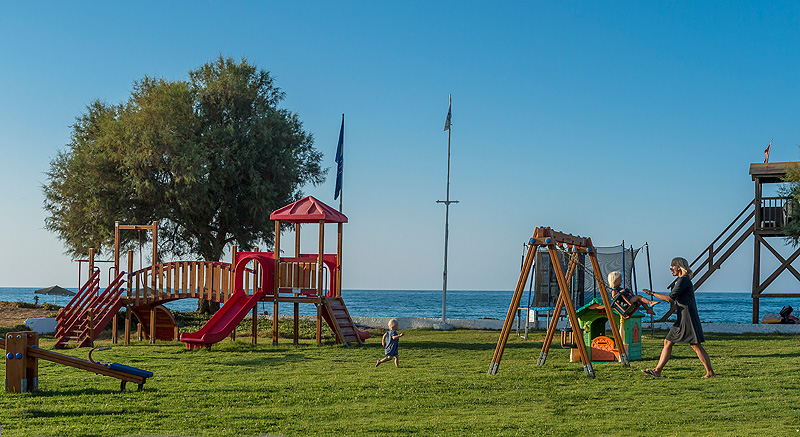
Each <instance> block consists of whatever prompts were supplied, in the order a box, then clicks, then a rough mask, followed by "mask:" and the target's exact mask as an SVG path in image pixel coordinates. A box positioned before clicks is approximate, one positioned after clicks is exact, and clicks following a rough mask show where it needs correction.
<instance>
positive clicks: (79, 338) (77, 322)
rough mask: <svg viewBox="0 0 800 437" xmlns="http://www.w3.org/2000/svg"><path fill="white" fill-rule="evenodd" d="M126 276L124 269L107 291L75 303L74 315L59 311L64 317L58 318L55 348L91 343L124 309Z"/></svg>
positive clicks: (73, 307) (72, 308)
mask: <svg viewBox="0 0 800 437" xmlns="http://www.w3.org/2000/svg"><path fill="white" fill-rule="evenodd" d="M124 277H125V272H121V273H120V274H118V275H117V277H116V278H114V280H113V281H111V283H110V284H109V285H108V287H107V288H106V289H105V291H103V292H102V293H99V294H98V295H95V296H91V295H89V296H87V299H85V300H84V301H83V302H79V303H78V304H76V305H74V306H72V307H71V315H64V314H59V315H61V316H63V318H62V319H60V320H59V319H58V318H57V321H58V325H56V343H55V344H54V345H53V347H55V348H56V349H63V348H64V347H66V346H76V347H85V346H91V345H92V343H93V342H94V340H95V339H96V338H97V337H98V336H100V333H101V332H102V331H103V329H105V327H106V326H107V325H108V323H109V322H111V319H113V318H114V317H116V316H117V313H118V312H119V310H120V308H122V300H121V299H120V297H121V296H122V291H123V288H122V286H123V284H124V283H125V279H124ZM75 297H77V295H76V296H75ZM70 304H72V302H71V301H70ZM68 305H69V304H68Z"/></svg>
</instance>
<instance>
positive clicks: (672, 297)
mask: <svg viewBox="0 0 800 437" xmlns="http://www.w3.org/2000/svg"><path fill="white" fill-rule="evenodd" d="M669 269H670V271H671V272H672V276H677V277H678V278H677V279H676V280H675V282H674V283H673V285H672V291H671V292H670V293H669V294H668V295H667V294H662V293H656V292H653V291H650V290H647V289H643V290H642V291H643V292H645V293H647V294H649V295H650V296H653V297H655V298H658V299H661V300H663V301H665V302H675V304H676V305H677V306H678V320H677V321H676V322H675V324H674V325H673V326H672V328H670V330H669V333H667V337H666V338H665V339H664V349H662V350H661V357H660V358H659V359H658V364H657V365H656V367H655V368H654V369H644V370H642V372H644V373H646V374H648V375H650V376H652V377H656V378H657V377H659V376H661V371H662V370H664V366H665V365H666V364H667V361H669V359H670V357H671V356H672V346H674V345H675V343H682V344H686V343H688V344H689V345H691V346H692V349H694V351H695V353H697V358H699V359H700V362H701V363H703V367H705V368H706V374H705V375H704V376H703V378H712V377H714V376H717V374H716V373H714V369H713V368H712V367H711V358H709V356H708V353H707V352H706V350H705V349H704V348H703V345H702V344H701V343H703V342H704V341H705V337H704V336H703V326H702V325H701V324H700V316H699V315H698V314H697V302H696V301H695V298H694V286H693V285H692V271H691V270H690V269H689V262H688V261H686V259H685V258H680V257H679V258H674V259H673V260H672V262H671V263H670V266H669Z"/></svg>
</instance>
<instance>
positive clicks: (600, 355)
mask: <svg viewBox="0 0 800 437" xmlns="http://www.w3.org/2000/svg"><path fill="white" fill-rule="evenodd" d="M575 313H576V315H577V318H578V326H579V327H580V330H581V332H582V333H583V341H584V344H586V345H588V347H587V348H586V352H587V353H588V355H589V360H591V361H618V360H619V359H620V357H619V350H620V349H619V348H617V347H616V344H615V341H614V338H612V337H613V335H611V336H609V335H610V333H608V334H607V333H606V324H607V323H608V314H607V313H606V308H605V306H604V305H603V301H602V299H597V298H596V299H593V300H592V301H591V302H589V303H588V304H586V305H584V306H582V307H581V308H579V309H578V310H577V311H576V312H575ZM613 314H614V316H615V317H616V321H618V323H619V330H620V337H621V339H622V344H623V346H624V351H625V352H626V353H627V354H628V360H641V359H642V339H641V332H642V318H643V317H644V314H643V313H641V312H639V311H636V312H633V313H632V314H631V315H630V316H629V317H627V318H626V317H621V316H620V313H619V312H618V311H617V309H616V308H614V309H613ZM573 335H574V330H572V331H568V332H563V331H562V342H561V343H562V347H565V348H570V349H571V351H570V357H569V358H570V361H572V362H576V361H580V356H579V355H578V350H577V347H576V346H574V344H575V342H574V341H573V340H574V338H573V339H572V340H570V337H572V336H573Z"/></svg>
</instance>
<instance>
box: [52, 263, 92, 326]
mask: <svg viewBox="0 0 800 437" xmlns="http://www.w3.org/2000/svg"><path fill="white" fill-rule="evenodd" d="M99 290H100V269H95V270H94V271H93V272H92V274H91V276H89V279H87V280H86V282H85V283H84V284H83V286H82V287H81V289H80V290H79V291H78V293H77V294H76V295H75V296H73V297H72V299H70V301H69V302H68V303H67V304H66V305H65V306H64V308H61V309H60V310H59V311H58V314H57V315H56V322H57V323H58V327H59V332H60V331H61V330H63V329H65V328H66V327H70V326H72V324H74V323H75V320H77V318H78V316H80V314H81V312H82V311H83V310H84V309H85V308H86V307H87V306H88V304H89V302H90V301H91V300H92V298H94V297H95V296H97V293H98V291H99ZM57 335H58V333H57Z"/></svg>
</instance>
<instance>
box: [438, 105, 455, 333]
mask: <svg viewBox="0 0 800 437" xmlns="http://www.w3.org/2000/svg"><path fill="white" fill-rule="evenodd" d="M452 109H453V95H452V94H450V104H449V106H448V108H447V120H445V123H444V130H446V131H447V198H446V200H437V201H436V203H444V208H445V209H444V210H445V213H444V271H443V273H442V323H441V325H439V326H438V328H439V329H449V328H451V327H452V326H451V325H448V324H447V247H448V243H449V241H448V240H449V237H450V204H451V203H458V200H450V134H451V130H450V118H451V114H452Z"/></svg>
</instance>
